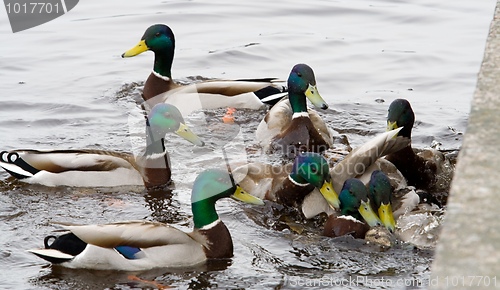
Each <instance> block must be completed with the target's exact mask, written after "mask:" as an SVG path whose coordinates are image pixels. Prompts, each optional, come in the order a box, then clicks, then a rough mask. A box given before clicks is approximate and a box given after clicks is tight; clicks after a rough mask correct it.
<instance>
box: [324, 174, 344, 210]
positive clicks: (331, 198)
mask: <svg viewBox="0 0 500 290" xmlns="http://www.w3.org/2000/svg"><path fill="white" fill-rule="evenodd" d="M319 191H320V192H321V194H322V195H323V197H324V198H325V199H326V201H327V202H328V203H329V204H330V205H331V206H333V207H334V208H335V209H340V200H339V195H338V194H337V192H336V191H335V189H333V185H332V182H331V181H325V182H324V183H323V186H322V187H321V188H320V189H319Z"/></svg>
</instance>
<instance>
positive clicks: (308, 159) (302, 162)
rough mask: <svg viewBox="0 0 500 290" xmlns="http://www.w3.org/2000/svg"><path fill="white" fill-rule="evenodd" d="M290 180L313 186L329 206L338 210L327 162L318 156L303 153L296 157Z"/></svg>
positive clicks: (337, 199) (337, 201)
mask: <svg viewBox="0 0 500 290" xmlns="http://www.w3.org/2000/svg"><path fill="white" fill-rule="evenodd" d="M290 178H291V179H293V180H294V181H295V182H297V183H301V184H306V183H310V184H312V185H314V187H316V188H318V189H319V191H320V192H321V194H322V195H323V197H324V198H325V199H326V200H327V201H328V203H329V204H330V205H331V206H333V207H334V208H336V209H339V208H340V204H339V198H338V195H337V193H336V192H335V190H334V189H333V185H332V177H331V175H330V167H329V166H328V161H326V159H325V158H324V157H323V156H321V155H320V154H318V153H314V152H305V153H301V154H299V155H297V156H296V157H295V160H294V162H293V168H292V172H291V173H290Z"/></svg>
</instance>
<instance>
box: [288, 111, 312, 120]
mask: <svg viewBox="0 0 500 290" xmlns="http://www.w3.org/2000/svg"><path fill="white" fill-rule="evenodd" d="M302 117H304V118H309V113H308V112H297V113H293V115H292V119H295V118H302Z"/></svg>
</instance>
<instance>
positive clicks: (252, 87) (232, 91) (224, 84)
mask: <svg viewBox="0 0 500 290" xmlns="http://www.w3.org/2000/svg"><path fill="white" fill-rule="evenodd" d="M284 95H286V92H285V88H284V87H283V86H280V85H278V84H275V83H271V82H260V81H228V80H213V81H205V82H200V83H194V84H189V85H185V86H181V87H177V88H175V89H172V90H169V91H167V92H165V93H162V94H159V95H157V96H155V97H153V98H150V99H148V100H147V101H146V103H147V105H146V106H145V107H146V109H150V108H152V107H153V106H154V105H155V104H157V103H160V102H165V103H169V104H172V105H175V106H176V107H177V108H178V109H179V111H180V112H181V114H182V115H183V116H187V115H189V114H190V113H192V112H193V111H196V110H200V109H217V108H224V107H234V108H241V109H261V108H264V107H265V104H271V105H272V104H275V103H276V102H277V101H278V100H280V99H281V98H282V97H283V96H284Z"/></svg>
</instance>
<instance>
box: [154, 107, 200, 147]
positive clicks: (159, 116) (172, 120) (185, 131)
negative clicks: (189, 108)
mask: <svg viewBox="0 0 500 290" xmlns="http://www.w3.org/2000/svg"><path fill="white" fill-rule="evenodd" d="M148 124H149V127H150V129H151V132H153V135H152V136H151V137H152V138H153V139H154V140H155V141H157V140H160V139H162V138H164V137H165V134H167V133H175V134H177V135H179V136H180V137H182V138H184V139H186V140H188V141H189V142H191V143H193V144H195V145H198V146H203V145H204V144H205V143H204V142H203V141H201V139H200V138H199V137H198V136H197V135H196V134H194V133H193V132H192V131H191V130H190V129H189V127H188V126H186V124H185V123H184V118H182V115H181V112H180V111H179V109H177V107H176V106H174V105H171V104H167V103H159V104H157V105H155V106H154V107H153V109H151V111H150V112H149V114H148Z"/></svg>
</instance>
